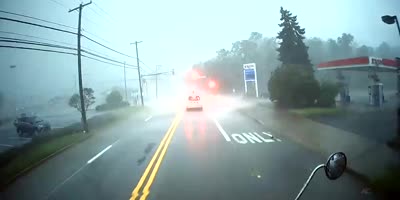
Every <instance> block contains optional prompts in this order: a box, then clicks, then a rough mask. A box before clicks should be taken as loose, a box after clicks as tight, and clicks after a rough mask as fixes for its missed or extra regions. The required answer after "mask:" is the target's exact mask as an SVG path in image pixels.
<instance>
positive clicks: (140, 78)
mask: <svg viewBox="0 0 400 200" xmlns="http://www.w3.org/2000/svg"><path fill="white" fill-rule="evenodd" d="M141 42H142V41H140V42H138V41H136V42H134V43H131V44H135V45H136V62H137V70H138V76H139V92H140V101H141V102H142V106H144V103H143V90H142V76H141V75H140V66H139V52H138V47H137V45H138V43H141Z"/></svg>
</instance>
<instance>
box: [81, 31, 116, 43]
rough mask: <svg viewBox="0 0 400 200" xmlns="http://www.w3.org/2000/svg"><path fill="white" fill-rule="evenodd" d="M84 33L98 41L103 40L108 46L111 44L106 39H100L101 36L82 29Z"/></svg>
mask: <svg viewBox="0 0 400 200" xmlns="http://www.w3.org/2000/svg"><path fill="white" fill-rule="evenodd" d="M82 31H83V32H85V33H87V34H89V35H91V36H93V37H95V38H98V39H100V40H102V41H104V42H106V43H108V44H111V42H109V41H107V40H106V39H104V38H102V37H100V36H98V35H96V34H93V33H90V32H88V31H86V30H85V29H82Z"/></svg>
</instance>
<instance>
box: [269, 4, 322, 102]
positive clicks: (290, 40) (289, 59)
mask: <svg viewBox="0 0 400 200" xmlns="http://www.w3.org/2000/svg"><path fill="white" fill-rule="evenodd" d="M280 12H281V15H282V17H281V21H283V22H282V23H281V24H279V26H281V27H282V31H281V32H279V34H278V37H277V38H278V39H280V40H281V42H280V47H279V48H278V49H277V51H278V52H279V59H280V61H282V65H281V66H280V67H278V68H277V69H275V71H274V72H273V73H272V76H271V78H270V80H269V82H268V90H269V93H270V98H271V100H277V102H278V104H279V105H282V106H284V107H306V106H312V105H314V103H315V101H316V100H317V98H318V96H319V92H320V91H319V83H318V81H317V80H316V79H315V77H314V71H313V69H312V66H311V63H310V60H309V59H308V52H307V46H306V45H305V44H304V42H303V39H304V36H303V35H304V34H305V31H304V29H302V28H300V26H299V25H298V22H297V17H296V16H292V13H290V12H289V11H288V10H284V9H283V8H282V7H281V10H280Z"/></svg>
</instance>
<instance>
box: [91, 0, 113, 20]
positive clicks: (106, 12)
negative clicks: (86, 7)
mask: <svg viewBox="0 0 400 200" xmlns="http://www.w3.org/2000/svg"><path fill="white" fill-rule="evenodd" d="M93 4H94V5H95V6H96V7H97V8H98V9H100V10H101V11H103V12H104V13H105V14H106V15H108V16H109V17H110V18H111V19H113V20H114V18H113V17H112V16H111V15H110V14H108V12H106V11H105V10H104V9H103V8H101V7H100V6H99V5H97V3H96V2H93Z"/></svg>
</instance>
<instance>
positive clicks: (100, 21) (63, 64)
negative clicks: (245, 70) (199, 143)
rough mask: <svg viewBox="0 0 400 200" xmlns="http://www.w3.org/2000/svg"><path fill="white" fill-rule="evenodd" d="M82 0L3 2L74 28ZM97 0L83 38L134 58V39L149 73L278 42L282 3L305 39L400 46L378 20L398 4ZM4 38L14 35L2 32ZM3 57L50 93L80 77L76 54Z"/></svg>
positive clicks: (106, 75)
mask: <svg viewBox="0 0 400 200" xmlns="http://www.w3.org/2000/svg"><path fill="white" fill-rule="evenodd" d="M79 2H80V0H1V1H0V8H1V10H5V11H9V12H16V13H20V14H25V15H29V16H34V17H38V18H42V19H46V20H49V21H54V22H58V23H61V24H65V25H68V26H73V27H77V22H78V13H77V12H72V13H68V9H70V8H74V7H76V6H77V5H78V4H79ZM84 2H87V1H84ZM93 2H94V3H95V4H91V5H89V6H88V7H85V8H84V11H83V16H84V17H83V20H82V28H83V29H84V32H83V34H85V35H87V36H89V37H91V38H93V39H95V40H97V41H99V42H101V43H104V44H105V45H108V46H110V47H112V48H115V49H117V50H120V51H122V52H124V53H127V54H130V55H132V56H136V55H135V48H134V45H130V43H131V42H134V41H135V40H138V41H143V42H142V43H141V44H139V57H140V59H141V60H142V61H143V62H144V63H145V64H146V66H148V67H149V68H152V69H154V67H155V65H158V64H160V65H163V66H164V68H165V69H168V68H175V69H177V70H178V71H179V70H180V69H184V68H188V67H191V66H192V64H194V63H198V62H200V61H205V60H207V59H209V58H211V57H213V56H215V52H216V51H217V50H219V49H221V48H227V49H230V47H231V44H232V43H233V42H235V41H238V40H243V39H247V38H248V37H249V35H250V33H251V32H260V33H262V34H263V35H264V36H270V37H276V35H277V33H278V31H279V27H278V23H280V21H279V18H280V13H279V9H280V7H281V6H283V7H284V8H285V9H288V10H290V11H291V12H292V13H293V14H294V15H297V16H298V21H299V23H300V25H301V26H302V27H303V28H305V29H306V37H320V38H323V39H327V38H337V37H338V36H340V35H341V34H342V33H344V32H345V33H351V34H352V35H354V37H355V39H356V42H357V43H358V44H367V45H370V46H377V45H379V44H380V43H381V42H382V41H386V42H388V43H389V44H393V45H399V44H400V37H399V34H398V32H397V29H396V27H395V26H393V25H391V26H389V25H386V24H384V23H382V22H381V19H380V17H381V16H382V15H385V14H389V15H398V16H400V1H399V0H334V1H322V0H308V1H307V0H304V1H299V0H281V1H278V0H274V1H267V0H243V1H232V0H202V1H187V0H169V1H162V0H158V1H154V0H147V1H134V0H94V1H93ZM104 11H105V12H104ZM0 16H3V17H13V18H17V17H15V16H10V15H7V14H3V13H0ZM18 18H19V19H23V18H20V17H18ZM30 21H34V20H30ZM35 22H37V21H35ZM37 23H42V22H37ZM52 26H53V25H52ZM61 28H63V27H61ZM0 31H10V32H17V33H22V34H28V35H32V36H39V37H44V38H48V39H52V40H57V41H62V42H66V43H70V44H72V45H76V37H75V36H73V35H68V34H63V33H59V32H54V31H49V30H43V29H40V28H32V27H29V26H26V25H20V24H15V23H12V22H6V21H2V20H0ZM72 31H73V30H72ZM0 35H1V36H6V37H10V36H12V35H7V34H4V33H0ZM12 37H18V36H12ZM26 39H28V38H26ZM83 46H84V47H87V48H89V49H92V50H95V51H98V52H101V53H103V54H107V55H109V56H111V57H112V58H115V59H117V60H120V61H126V62H128V63H131V64H134V65H136V61H135V60H133V59H129V58H126V57H124V56H119V55H118V54H115V53H112V52H110V51H108V50H106V49H104V48H102V47H100V46H97V45H95V44H93V43H91V42H89V41H87V40H83ZM0 59H1V61H2V62H1V68H0V74H1V76H2V77H1V79H3V80H5V79H7V78H8V79H7V80H9V79H10V78H11V77H13V76H17V77H19V78H20V80H21V79H24V80H30V81H31V79H29V78H26V77H27V75H29V76H32V75H33V76H36V77H37V79H42V78H44V80H45V81H44V82H43V81H38V82H35V83H34V84H26V83H21V84H20V86H19V87H20V88H25V89H29V88H33V87H36V88H48V87H45V86H46V84H48V83H49V82H50V83H51V84H54V85H55V87H58V88H62V89H63V90H66V91H68V90H69V89H70V88H73V87H74V83H71V80H74V77H75V76H76V62H77V61H76V57H74V56H69V55H56V54H51V53H42V52H32V51H25V50H11V49H0ZM10 65H17V66H18V67H17V68H16V69H17V70H14V71H12V70H10V69H9V66H10ZM145 69H147V67H145ZM83 71H84V75H85V74H86V75H85V76H86V81H87V82H86V83H87V84H89V85H90V84H98V83H103V84H105V83H106V82H107V81H108V82H109V83H110V84H111V82H113V81H118V80H119V81H120V80H123V69H122V68H119V67H115V66H109V65H106V64H102V63H98V62H96V61H91V60H87V59H84V60H83ZM147 71H148V72H149V71H150V70H149V69H147ZM15 73H16V74H15ZM144 73H146V71H145V72H144ZM13 74H14V75H13ZM49 74H51V75H52V76H49ZM41 75H42V76H41ZM43 75H45V76H43ZM135 76H136V74H135V71H133V70H128V78H131V79H133V78H135ZM21 77H24V78H21ZM39 77H41V78H39ZM21 82H22V81H21ZM120 83H121V84H122V82H120ZM132 84H134V83H133V81H132ZM3 85H4V84H3ZM43 91H44V90H43ZM46 91H47V90H46Z"/></svg>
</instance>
